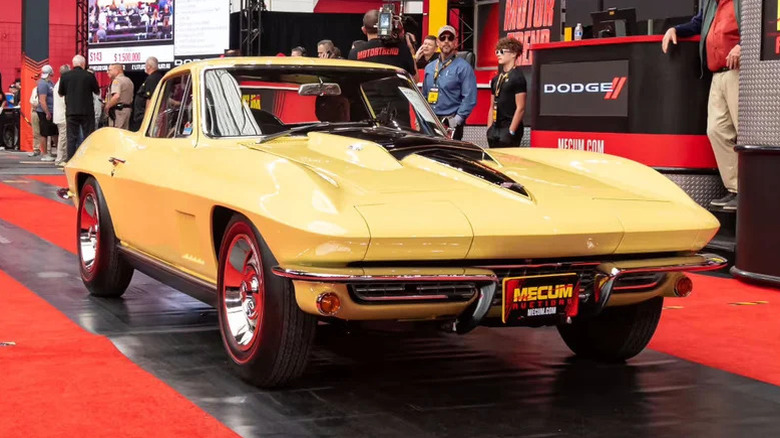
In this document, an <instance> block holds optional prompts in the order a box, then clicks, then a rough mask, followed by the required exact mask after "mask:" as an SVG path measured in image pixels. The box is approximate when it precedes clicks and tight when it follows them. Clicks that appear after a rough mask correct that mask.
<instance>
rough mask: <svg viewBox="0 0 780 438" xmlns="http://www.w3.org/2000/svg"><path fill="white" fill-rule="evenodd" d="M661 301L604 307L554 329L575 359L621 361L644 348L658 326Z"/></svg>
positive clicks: (656, 299) (657, 298) (655, 299)
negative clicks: (590, 315) (583, 317)
mask: <svg viewBox="0 0 780 438" xmlns="http://www.w3.org/2000/svg"><path fill="white" fill-rule="evenodd" d="M663 303H664V299H663V298H662V297H656V298H653V299H651V300H648V301H643V302H641V303H638V304H634V305H630V306H618V307H608V308H606V309H604V311H603V312H602V313H601V314H599V315H598V316H596V317H594V318H591V319H586V320H584V321H576V320H575V321H574V322H573V323H572V324H565V325H559V326H558V332H559V333H560V334H561V338H563V341H564V342H565V343H566V345H567V346H568V347H569V348H570V349H571V351H573V352H574V353H575V354H577V355H578V356H581V357H584V358H588V359H593V360H597V361H601V362H621V361H624V360H626V359H630V358H632V357H634V356H636V355H637V354H639V353H641V352H642V350H644V349H645V347H646V346H647V344H648V343H649V342H650V339H651V338H652V337H653V334H654V333H655V329H656V327H658V321H659V320H660V319H661V309H662V308H663Z"/></svg>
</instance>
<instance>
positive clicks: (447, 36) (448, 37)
mask: <svg viewBox="0 0 780 438" xmlns="http://www.w3.org/2000/svg"><path fill="white" fill-rule="evenodd" d="M439 41H442V42H444V41H455V35H450V34H446V33H445V34H444V35H442V36H440V37H439Z"/></svg>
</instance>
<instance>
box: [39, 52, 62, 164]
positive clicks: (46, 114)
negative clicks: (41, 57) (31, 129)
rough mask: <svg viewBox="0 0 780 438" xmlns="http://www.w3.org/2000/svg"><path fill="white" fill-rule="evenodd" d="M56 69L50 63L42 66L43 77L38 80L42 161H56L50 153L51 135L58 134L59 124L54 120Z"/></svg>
mask: <svg viewBox="0 0 780 438" xmlns="http://www.w3.org/2000/svg"><path fill="white" fill-rule="evenodd" d="M53 73H54V69H52V68H51V66H50V65H44V66H43V68H41V79H40V80H38V108H37V109H36V111H37V112H38V123H40V132H41V143H40V146H39V149H40V151H41V153H42V154H43V158H41V161H54V157H52V156H51V155H50V154H49V153H48V143H49V137H56V136H57V125H55V124H54V122H53V121H52V117H53V114H54V83H53V82H52V81H51V75H52V74H53Z"/></svg>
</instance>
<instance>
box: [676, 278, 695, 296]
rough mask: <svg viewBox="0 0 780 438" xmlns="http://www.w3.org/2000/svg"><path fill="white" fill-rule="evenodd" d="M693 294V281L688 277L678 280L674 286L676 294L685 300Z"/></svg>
mask: <svg viewBox="0 0 780 438" xmlns="http://www.w3.org/2000/svg"><path fill="white" fill-rule="evenodd" d="M691 292H693V281H692V280H691V279H690V278H688V276H687V275H683V276H682V277H680V278H678V279H677V282H676V283H675V284H674V294H675V295H677V296H678V297H680V298H685V297H687V296H688V295H690V294H691Z"/></svg>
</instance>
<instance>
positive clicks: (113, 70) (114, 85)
mask: <svg viewBox="0 0 780 438" xmlns="http://www.w3.org/2000/svg"><path fill="white" fill-rule="evenodd" d="M108 76H109V77H110V78H111V91H110V93H109V95H110V96H111V97H109V98H108V99H106V100H107V101H106V112H107V113H108V114H109V116H108V126H111V127H114V128H119V129H130V114H131V112H132V107H131V106H132V104H133V81H131V80H130V78H128V77H127V76H125V69H124V67H122V64H111V66H110V67H108Z"/></svg>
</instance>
